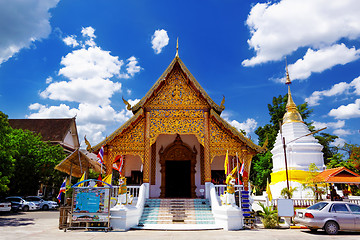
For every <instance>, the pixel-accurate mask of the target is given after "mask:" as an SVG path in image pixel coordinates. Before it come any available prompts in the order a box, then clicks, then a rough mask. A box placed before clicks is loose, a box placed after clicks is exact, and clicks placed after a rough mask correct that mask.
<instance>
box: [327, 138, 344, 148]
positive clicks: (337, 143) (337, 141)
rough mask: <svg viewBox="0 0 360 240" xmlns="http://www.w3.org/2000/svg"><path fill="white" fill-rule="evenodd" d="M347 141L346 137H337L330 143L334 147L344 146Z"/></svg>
mask: <svg viewBox="0 0 360 240" xmlns="http://www.w3.org/2000/svg"><path fill="white" fill-rule="evenodd" d="M345 142H346V141H345V139H343V138H337V139H335V141H334V142H332V143H330V146H333V147H342V146H344V144H345Z"/></svg>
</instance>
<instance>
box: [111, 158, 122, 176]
mask: <svg viewBox="0 0 360 240" xmlns="http://www.w3.org/2000/svg"><path fill="white" fill-rule="evenodd" d="M123 164H124V159H123V156H122V155H121V156H116V158H115V160H114V162H113V165H112V168H113V169H115V170H117V171H119V173H120V174H121V169H122V167H123Z"/></svg>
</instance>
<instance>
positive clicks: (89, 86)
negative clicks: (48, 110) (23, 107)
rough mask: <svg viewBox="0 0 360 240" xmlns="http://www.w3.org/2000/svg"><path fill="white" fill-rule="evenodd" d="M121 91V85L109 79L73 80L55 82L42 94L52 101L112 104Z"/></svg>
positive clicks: (41, 94)
mask: <svg viewBox="0 0 360 240" xmlns="http://www.w3.org/2000/svg"><path fill="white" fill-rule="evenodd" d="M120 91H121V83H118V82H113V81H111V80H109V79H102V78H91V79H81V78H78V79H73V80H70V81H61V82H54V83H52V84H50V85H49V86H48V87H47V88H46V89H45V90H44V91H42V92H41V93H40V96H41V97H42V98H49V99H52V100H60V101H69V102H78V103H91V104H99V105H105V104H110V98H111V97H112V96H113V94H114V93H115V92H120Z"/></svg>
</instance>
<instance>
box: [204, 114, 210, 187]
mask: <svg viewBox="0 0 360 240" xmlns="http://www.w3.org/2000/svg"><path fill="white" fill-rule="evenodd" d="M204 115H205V134H204V135H205V139H204V175H205V182H211V159H210V124H209V112H208V111H205V112H204Z"/></svg>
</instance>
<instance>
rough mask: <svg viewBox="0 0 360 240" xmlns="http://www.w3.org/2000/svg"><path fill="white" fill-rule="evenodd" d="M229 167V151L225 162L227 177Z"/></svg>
mask: <svg viewBox="0 0 360 240" xmlns="http://www.w3.org/2000/svg"><path fill="white" fill-rule="evenodd" d="M228 165H229V151H226V156H225V162H224V169H225V175H227V174H228Z"/></svg>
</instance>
